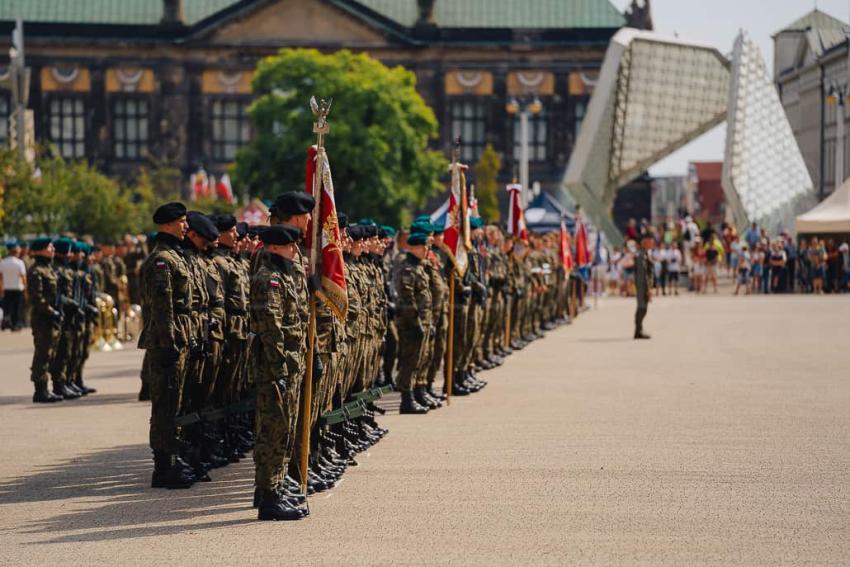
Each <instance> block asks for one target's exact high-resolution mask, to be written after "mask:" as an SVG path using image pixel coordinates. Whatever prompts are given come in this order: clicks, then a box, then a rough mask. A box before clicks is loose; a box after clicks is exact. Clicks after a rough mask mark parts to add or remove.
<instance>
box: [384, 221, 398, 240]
mask: <svg viewBox="0 0 850 567" xmlns="http://www.w3.org/2000/svg"><path fill="white" fill-rule="evenodd" d="M381 230H383V231H384V238H395V235H396V230H395V229H394V228H393V227H391V226H388V225H385V224H384V225H381Z"/></svg>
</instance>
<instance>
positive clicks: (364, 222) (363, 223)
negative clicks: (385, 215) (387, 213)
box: [357, 219, 378, 226]
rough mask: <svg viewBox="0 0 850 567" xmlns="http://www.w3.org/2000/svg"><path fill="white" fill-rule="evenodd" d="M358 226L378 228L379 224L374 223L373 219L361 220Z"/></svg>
mask: <svg viewBox="0 0 850 567" xmlns="http://www.w3.org/2000/svg"><path fill="white" fill-rule="evenodd" d="M357 224H359V225H360V226H378V223H376V222H375V221H373V220H372V219H360V220H359V221H357Z"/></svg>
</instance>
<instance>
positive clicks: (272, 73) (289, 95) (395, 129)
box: [234, 49, 446, 224]
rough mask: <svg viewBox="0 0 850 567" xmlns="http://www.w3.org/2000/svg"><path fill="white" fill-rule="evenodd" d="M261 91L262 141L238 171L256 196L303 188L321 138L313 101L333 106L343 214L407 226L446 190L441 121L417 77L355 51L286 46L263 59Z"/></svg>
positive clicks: (241, 157)
mask: <svg viewBox="0 0 850 567" xmlns="http://www.w3.org/2000/svg"><path fill="white" fill-rule="evenodd" d="M253 86H254V92H255V93H258V95H259V98H257V99H256V100H255V102H254V103H253V104H252V105H251V108H250V109H249V113H250V116H251V119H252V123H253V126H254V128H255V132H254V138H253V140H252V142H250V143H249V144H248V145H247V146H246V147H244V148H243V149H242V150H241V151H240V152H239V154H238V155H237V159H236V166H235V171H234V174H235V178H236V181H237V183H239V184H240V185H241V186H242V187H245V188H247V189H248V191H249V192H250V193H251V194H252V195H256V196H260V197H265V198H274V196H276V195H277V194H279V193H282V192H284V191H293V190H301V191H303V190H304V176H305V165H306V155H307V148H308V146H309V145H310V144H313V143H315V139H316V136H315V134H314V133H313V121H314V117H313V115H312V114H311V113H310V109H309V100H310V97H311V96H315V97H316V98H317V99H318V98H324V99H330V98H332V99H333V106H332V107H331V112H330V116H329V123H330V133H329V134H328V135H327V136H326V138H325V146H326V148H327V151H328V155H329V157H330V162H331V170H332V172H333V179H334V190H335V193H336V201H337V207H338V208H339V209H340V210H343V211H346V212H348V213H350V214H351V215H352V216H354V217H360V216H368V217H371V218H374V219H377V220H379V221H380V222H386V223H391V224H398V223H403V222H407V221H408V220H410V217H411V215H412V213H413V212H414V211H416V210H418V209H420V208H421V207H422V206H424V204H425V201H426V199H427V198H428V197H429V196H431V195H433V194H434V193H435V192H437V191H439V190H441V189H442V185H441V184H440V182H439V178H440V175H441V174H442V173H443V172H444V171H445V169H446V160H445V159H444V158H443V156H442V155H441V154H440V153H439V152H436V151H434V150H430V149H429V148H428V143H429V141H430V140H433V139H436V137H437V134H438V125H437V120H436V118H435V117H434V113H433V112H432V110H431V109H430V108H429V107H428V106H427V105H426V104H425V101H424V100H423V99H422V97H421V96H420V95H419V93H417V91H416V77H415V75H414V74H413V73H412V72H410V71H408V70H406V69H403V68H401V67H394V68H392V69H390V68H388V67H386V66H385V65H383V64H382V63H381V62H379V61H377V60H375V59H372V58H371V57H369V56H368V55H365V54H357V55H356V54H353V53H351V52H349V51H347V50H343V51H339V52H336V53H333V54H329V55H325V54H322V53H320V52H319V51H317V50H314V49H283V50H281V52H280V53H279V54H278V55H275V56H272V57H268V58H266V59H264V60H262V61H261V62H260V64H259V66H258V68H257V73H256V75H255V77H254V85H253Z"/></svg>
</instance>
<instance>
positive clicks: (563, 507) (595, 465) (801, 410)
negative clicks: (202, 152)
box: [0, 295, 850, 566]
mask: <svg viewBox="0 0 850 567" xmlns="http://www.w3.org/2000/svg"><path fill="white" fill-rule="evenodd" d="M633 309H634V304H633V301H628V300H621V299H606V300H601V301H600V303H599V308H598V309H592V310H590V311H589V312H587V313H584V314H582V316H581V317H579V319H578V320H577V321H576V322H575V323H574V324H573V325H570V326H565V327H561V328H560V329H558V330H556V331H554V332H551V333H549V334H548V335H547V336H546V338H545V339H543V340H540V341H537V342H535V343H533V344H532V345H530V346H529V347H528V348H526V349H524V350H523V351H521V352H519V353H517V354H515V355H514V356H512V357H510V359H509V360H508V361H507V362H506V364H505V365H504V366H502V367H500V368H498V369H496V370H492V371H489V372H486V373H484V374H482V377H483V378H485V379H487V380H488V381H489V382H490V385H489V386H488V387H487V388H485V389H484V390H483V391H481V392H480V393H478V394H475V395H473V396H471V397H467V398H457V399H455V401H454V402H453V403H452V405H451V407H448V408H443V409H441V410H438V411H436V412H433V413H431V414H429V415H427V416H399V415H397V414H395V413H394V412H392V413H390V414H388V415H387V416H384V417H383V418H381V420H380V421H381V423H382V425H384V426H386V427H388V428H389V429H390V434H389V435H388V436H387V437H386V438H385V439H384V440H383V441H382V442H381V443H379V444H378V445H377V446H375V447H373V448H372V449H371V450H370V451H369V452H368V453H367V454H364V455H361V456H360V457H359V459H358V460H359V461H360V466H358V467H356V468H350V469H349V471H348V472H347V473H346V475H345V478H344V480H343V481H342V483H341V484H340V485H339V486H337V487H336V488H335V489H334V490H332V491H330V492H328V493H324V494H321V495H317V496H316V497H313V498H312V499H311V500H310V504H311V510H312V515H311V516H310V517H309V518H307V519H306V520H303V521H300V522H295V523H292V522H289V523H275V522H258V521H256V519H255V518H256V512H255V511H254V510H252V509H251V506H250V505H251V495H252V480H253V468H252V463H251V460H250V458H249V459H246V460H244V461H242V462H241V463H239V464H237V465H231V466H229V467H227V468H225V469H219V470H216V471H213V472H212V476H213V478H214V482H212V483H207V484H203V485H196V486H195V487H193V488H192V489H190V490H184V491H165V490H152V489H150V488H149V487H148V486H149V482H150V471H151V461H150V452H149V449H148V447H147V423H148V417H149V406H148V404H146V403H140V402H137V401H136V392H137V390H138V368H139V365H140V362H141V358H142V356H141V355H142V353H141V351H138V350H135V349H133V348H128V349H126V350H124V351H121V352H113V353H96V354H94V355H93V357H92V359H91V360H90V361H89V365H88V369H87V376H88V382H89V383H90V385H92V386H94V387H96V388H98V390H99V392H98V393H97V394H96V395H94V396H90V397H88V398H86V399H83V400H79V401H76V402H67V401H66V402H62V403H61V404H58V405H55V406H34V405H33V404H31V403H30V396H31V386H30V383H29V382H28V376H29V374H28V368H29V363H30V357H31V354H30V352H31V350H30V346H29V335H27V334H18V335H15V336H12V335H10V334H9V333H3V334H2V335H0V424H2V427H0V542H1V543H0V564H2V565H60V564H61V565H64V566H68V565H101V564H103V565H105V564H108V565H222V564H227V565H271V564H275V563H285V564H292V565H332V564H333V565H341V564H345V565H350V564H354V565H357V564H370V565H414V564H429V565H434V564H460V565H516V564H533V565H564V564H595V565H634V564H642V565H804V564H808V565H829V564H833V565H847V564H850V472H848V471H850V411H848V407H850V380H848V377H850V349H848V347H850V338H848V329H850V298H848V297H830V296H822V297H811V296H805V297H803V296H767V297H764V296H759V297H730V296H729V295H721V296H712V295H709V296H701V297H693V296H690V295H682V296H680V297H674V298H661V299H660V300H656V301H653V303H652V304H651V305H650V311H649V315H648V317H647V321H646V327H647V330H648V331H649V332H650V333H651V334H652V336H653V338H652V340H650V341H641V342H638V341H633V340H632V338H631V333H632V327H631V321H632V314H633Z"/></svg>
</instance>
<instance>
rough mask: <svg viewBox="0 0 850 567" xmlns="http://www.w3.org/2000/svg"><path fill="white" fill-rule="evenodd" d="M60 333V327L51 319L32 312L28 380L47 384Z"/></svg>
mask: <svg viewBox="0 0 850 567" xmlns="http://www.w3.org/2000/svg"><path fill="white" fill-rule="evenodd" d="M60 334H61V329H60V328H59V326H58V325H57V324H56V323H55V322H54V321H53V320H51V319H50V318H45V317H42V316H39V315H35V314H33V316H32V338H33V346H34V350H33V353H32V366H31V367H30V380H32V381H33V382H34V383H36V384H47V383H48V381H49V380H50V378H51V376H50V368H51V366H52V363H53V358H54V356H55V354H56V343H57V342H58V340H59V335H60Z"/></svg>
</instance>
